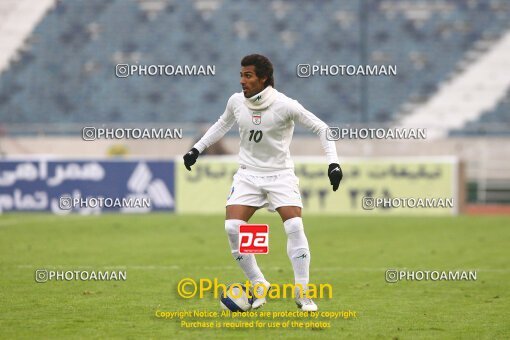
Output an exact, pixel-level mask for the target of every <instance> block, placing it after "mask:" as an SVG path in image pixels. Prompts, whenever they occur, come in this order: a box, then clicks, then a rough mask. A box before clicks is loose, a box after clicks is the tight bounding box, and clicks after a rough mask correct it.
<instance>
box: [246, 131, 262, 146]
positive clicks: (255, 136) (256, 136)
mask: <svg viewBox="0 0 510 340" xmlns="http://www.w3.org/2000/svg"><path fill="white" fill-rule="evenodd" d="M262 135H263V133H262V131H260V130H250V138H248V140H249V141H250V142H251V141H254V142H255V143H258V142H260V140H261V139H262Z"/></svg>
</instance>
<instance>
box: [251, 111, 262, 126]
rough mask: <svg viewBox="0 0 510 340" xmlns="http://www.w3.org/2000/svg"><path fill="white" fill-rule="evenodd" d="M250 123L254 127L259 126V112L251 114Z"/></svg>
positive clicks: (260, 120)
mask: <svg viewBox="0 0 510 340" xmlns="http://www.w3.org/2000/svg"><path fill="white" fill-rule="evenodd" d="M251 121H252V122H253V124H255V125H260V123H261V122H262V113H261V112H252V113H251Z"/></svg>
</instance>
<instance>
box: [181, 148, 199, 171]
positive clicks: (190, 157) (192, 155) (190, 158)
mask: <svg viewBox="0 0 510 340" xmlns="http://www.w3.org/2000/svg"><path fill="white" fill-rule="evenodd" d="M198 155H200V152H198V150H197V149H195V148H193V149H191V150H189V152H188V153H187V154H185V155H184V156H183V157H182V158H183V159H184V166H185V167H186V169H188V170H189V171H191V166H192V165H193V164H195V162H196V161H197V158H198Z"/></svg>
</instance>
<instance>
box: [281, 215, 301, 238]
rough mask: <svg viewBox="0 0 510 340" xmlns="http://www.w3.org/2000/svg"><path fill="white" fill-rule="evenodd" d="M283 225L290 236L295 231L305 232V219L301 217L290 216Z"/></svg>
mask: <svg viewBox="0 0 510 340" xmlns="http://www.w3.org/2000/svg"><path fill="white" fill-rule="evenodd" d="M283 227H284V228H285V233H286V234H287V235H288V236H289V235H291V234H294V233H298V232H304V230H305V228H304V226H303V219H301V217H293V218H289V219H288V220H286V221H285V222H283Z"/></svg>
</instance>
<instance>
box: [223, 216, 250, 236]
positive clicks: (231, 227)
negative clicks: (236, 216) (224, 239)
mask: <svg viewBox="0 0 510 340" xmlns="http://www.w3.org/2000/svg"><path fill="white" fill-rule="evenodd" d="M244 223H246V222H244V221H241V220H225V231H226V232H227V234H229V235H238V234H239V226H240V225H241V224H244Z"/></svg>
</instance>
